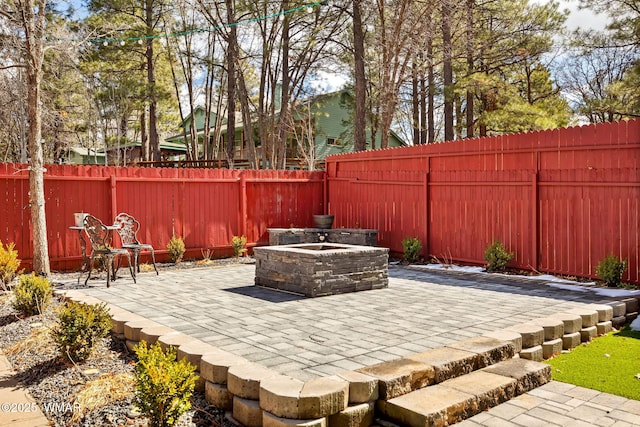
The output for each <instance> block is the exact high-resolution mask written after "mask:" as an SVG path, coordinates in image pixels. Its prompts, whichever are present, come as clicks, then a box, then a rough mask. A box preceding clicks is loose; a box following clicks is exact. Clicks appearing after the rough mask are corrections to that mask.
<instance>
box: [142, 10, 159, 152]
mask: <svg viewBox="0 0 640 427" xmlns="http://www.w3.org/2000/svg"><path fill="white" fill-rule="evenodd" d="M145 13H146V17H145V20H146V22H145V24H146V26H147V35H151V34H152V32H153V22H154V19H153V0H146V3H145ZM146 42H147V50H146V52H145V55H146V59H147V84H148V85H149V88H148V90H149V93H148V96H149V155H150V157H151V159H150V160H154V161H159V160H160V138H159V136H158V100H157V99H156V72H155V58H154V54H153V39H152V38H147V40H146Z"/></svg>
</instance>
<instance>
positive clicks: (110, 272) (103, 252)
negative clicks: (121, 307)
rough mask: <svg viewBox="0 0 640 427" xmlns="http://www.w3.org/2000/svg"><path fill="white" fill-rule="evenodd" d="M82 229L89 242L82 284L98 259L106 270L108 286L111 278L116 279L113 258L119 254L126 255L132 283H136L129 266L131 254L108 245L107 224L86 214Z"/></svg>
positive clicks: (109, 240) (109, 238) (88, 276)
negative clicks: (86, 272)
mask: <svg viewBox="0 0 640 427" xmlns="http://www.w3.org/2000/svg"><path fill="white" fill-rule="evenodd" d="M84 230H85V231H86V233H87V236H89V241H90V242H91V256H90V258H89V268H88V270H89V274H88V275H87V279H86V280H85V281H84V284H85V285H86V284H87V282H89V279H90V278H91V271H92V270H93V265H94V262H95V261H99V262H101V263H102V265H103V266H104V270H105V271H106V272H107V288H108V287H109V285H110V284H111V280H116V271H117V268H116V267H115V259H116V257H118V256H119V255H124V256H126V257H127V262H128V263H129V273H131V277H132V278H133V283H136V275H135V273H134V272H133V269H132V268H131V255H130V254H129V251H128V250H126V249H123V248H122V249H121V248H112V247H111V246H110V243H111V232H110V230H109V229H108V228H107V226H106V225H104V224H103V223H102V221H100V220H99V219H98V218H96V217H95V216H93V215H88V216H87V217H86V218H85V219H84Z"/></svg>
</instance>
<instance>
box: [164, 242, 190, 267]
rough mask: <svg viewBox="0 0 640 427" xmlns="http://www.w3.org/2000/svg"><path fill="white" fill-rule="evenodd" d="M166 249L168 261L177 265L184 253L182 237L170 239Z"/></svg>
mask: <svg viewBox="0 0 640 427" xmlns="http://www.w3.org/2000/svg"><path fill="white" fill-rule="evenodd" d="M167 249H168V250H169V260H170V261H171V262H173V263H175V264H178V263H179V262H180V261H182V257H183V256H184V253H185V251H186V248H185V246H184V240H182V237H176V236H173V237H171V240H170V241H169V243H168V244H167Z"/></svg>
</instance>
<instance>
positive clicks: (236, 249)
mask: <svg viewBox="0 0 640 427" xmlns="http://www.w3.org/2000/svg"><path fill="white" fill-rule="evenodd" d="M246 245H247V237H246V236H233V237H232V238H231V247H232V248H233V255H234V256H235V257H236V258H238V257H239V256H240V255H244V254H245V253H246V252H247V248H245V246H246Z"/></svg>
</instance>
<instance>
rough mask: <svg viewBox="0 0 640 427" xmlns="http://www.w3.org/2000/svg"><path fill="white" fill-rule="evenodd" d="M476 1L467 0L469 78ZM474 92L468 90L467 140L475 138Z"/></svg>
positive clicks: (471, 64)
mask: <svg viewBox="0 0 640 427" xmlns="http://www.w3.org/2000/svg"><path fill="white" fill-rule="evenodd" d="M474 5H475V0H467V73H468V75H469V76H471V75H473V72H474V69H473V45H474V38H475V37H474V29H473V24H474V22H473V21H474V20H473V13H474V11H473V9H474ZM474 95H475V94H474V91H473V89H472V88H470V87H469V88H467V101H466V104H467V106H466V108H467V138H473V137H474V133H475V129H474V123H473V122H474V114H473V113H474V111H473V109H474V102H473V101H474Z"/></svg>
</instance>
